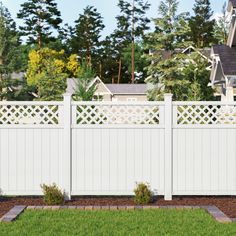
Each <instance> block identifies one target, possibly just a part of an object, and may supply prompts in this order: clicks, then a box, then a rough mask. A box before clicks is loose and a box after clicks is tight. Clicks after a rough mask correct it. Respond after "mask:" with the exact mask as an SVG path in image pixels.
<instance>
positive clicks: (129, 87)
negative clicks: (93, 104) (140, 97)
mask: <svg viewBox="0 0 236 236" xmlns="http://www.w3.org/2000/svg"><path fill="white" fill-rule="evenodd" d="M105 86H106V87H107V88H108V89H109V90H110V91H111V93H112V94H146V93H147V85H146V84H105Z"/></svg>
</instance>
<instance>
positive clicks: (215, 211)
mask: <svg viewBox="0 0 236 236" xmlns="http://www.w3.org/2000/svg"><path fill="white" fill-rule="evenodd" d="M25 209H31V210H59V209H78V210H145V209H204V210H206V211H207V212H208V213H209V214H210V215H211V216H212V217H213V218H214V219H215V220H216V221H218V222H220V223H229V222H236V218H232V219H231V218H229V217H228V216H226V215H225V214H224V213H223V212H222V211H221V210H220V209H219V208H218V207H216V206H14V207H13V208H12V209H11V210H10V211H9V212H7V213H6V214H5V215H4V216H3V217H2V218H1V219H0V222H12V221H14V220H15V219H16V218H17V217H18V216H19V215H20V214H21V213H22V212H23V211H24V210H25Z"/></svg>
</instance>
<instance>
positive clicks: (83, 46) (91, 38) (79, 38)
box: [71, 6, 105, 67]
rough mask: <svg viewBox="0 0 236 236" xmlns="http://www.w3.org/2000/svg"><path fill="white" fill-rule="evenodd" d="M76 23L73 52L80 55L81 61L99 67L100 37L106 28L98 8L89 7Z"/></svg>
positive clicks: (72, 42) (72, 45)
mask: <svg viewBox="0 0 236 236" xmlns="http://www.w3.org/2000/svg"><path fill="white" fill-rule="evenodd" d="M75 23H76V25H75V28H74V29H71V31H72V32H71V34H72V35H73V36H72V39H71V49H72V52H73V53H76V54H78V55H79V56H80V57H81V61H83V60H86V63H87V64H88V65H90V66H91V65H92V66H93V67H97V64H99V62H98V60H97V57H98V54H99V53H98V50H99V48H100V46H101V42H100V37H101V32H102V30H103V29H104V27H105V26H104V24H103V18H102V16H101V14H100V13H99V12H97V9H96V8H94V7H92V6H87V7H86V8H85V9H84V12H83V14H80V15H79V18H78V20H76V21H75Z"/></svg>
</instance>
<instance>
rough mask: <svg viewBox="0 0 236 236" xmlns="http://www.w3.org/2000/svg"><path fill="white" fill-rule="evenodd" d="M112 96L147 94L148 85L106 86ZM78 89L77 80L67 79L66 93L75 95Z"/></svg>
mask: <svg viewBox="0 0 236 236" xmlns="http://www.w3.org/2000/svg"><path fill="white" fill-rule="evenodd" d="M105 86H106V87H107V88H108V89H109V90H110V91H111V93H112V94H146V92H147V90H148V88H147V84H105ZM75 88H76V79H73V78H72V79H67V89H66V92H67V93H70V94H73V93H74V92H75Z"/></svg>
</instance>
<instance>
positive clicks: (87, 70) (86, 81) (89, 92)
mask: <svg viewBox="0 0 236 236" xmlns="http://www.w3.org/2000/svg"><path fill="white" fill-rule="evenodd" d="M94 77H95V74H94V72H93V70H92V68H91V66H90V65H88V64H87V63H83V64H82V68H81V70H80V71H79V73H78V78H77V79H76V89H75V94H74V99H75V100H77V101H92V99H93V96H94V93H95V91H96V85H95V84H93V85H92V84H91V82H92V80H93V79H94Z"/></svg>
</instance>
